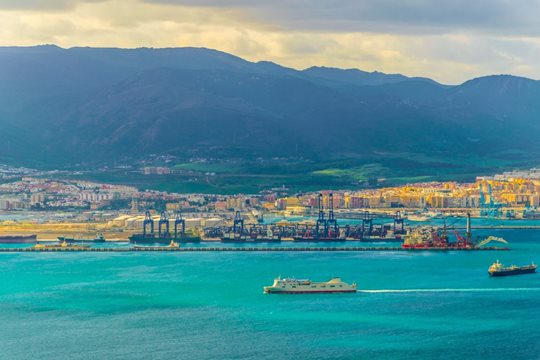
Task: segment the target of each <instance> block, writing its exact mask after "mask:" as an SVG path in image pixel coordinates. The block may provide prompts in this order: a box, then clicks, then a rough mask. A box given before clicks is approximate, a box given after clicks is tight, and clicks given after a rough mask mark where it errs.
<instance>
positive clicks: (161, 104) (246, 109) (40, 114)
mask: <svg viewBox="0 0 540 360" xmlns="http://www.w3.org/2000/svg"><path fill="white" fill-rule="evenodd" d="M0 128H1V132H0V150H1V152H0V161H4V162H11V163H18V164H23V165H26V164H28V165H35V164H39V165H40V166H57V165H59V164H61V165H73V164H76V163H92V164H104V163H111V162H112V161H114V160H119V161H130V160H136V159H140V158H143V157H145V156H146V155H148V154H151V153H153V154H172V155H176V156H180V157H184V158H189V157H192V156H201V157H213V158H245V159H253V158H257V157H262V158H272V157H276V156H279V157H301V158H307V159H312V160H315V161H326V160H333V159H368V160H369V159H370V158H376V157H379V156H381V154H383V156H386V155H388V156H396V157H402V158H404V159H406V158H408V157H411V156H412V157H422V156H423V157H429V158H431V159H433V158H441V159H442V158H445V157H448V158H454V159H455V158H462V159H467V158H483V159H489V160H490V161H493V160H496V161H498V160H500V161H501V162H502V163H504V162H505V161H514V160H516V159H517V160H519V161H526V160H530V159H535V157H536V156H537V154H538V153H540V142H539V141H538V136H539V135H540V82H538V81H535V80H530V79H526V78H520V77H514V76H508V75H497V76H487V77H482V78H477V79H473V80H470V81H467V82H465V83H463V84H461V85H458V86H448V85H442V84H439V83H437V82H435V81H433V80H431V79H427V78H409V77H406V76H403V75H388V74H383V73H379V72H374V73H369V72H364V71H360V70H351V69H349V70H341V69H335V68H325V67H312V68H309V69H306V70H303V71H298V70H294V69H290V68H286V67H282V66H279V65H277V64H274V63H271V62H258V63H252V62H249V61H245V60H243V59H241V58H238V57H235V56H233V55H230V54H227V53H223V52H219V51H215V50H209V49H203V48H170V49H147V48H141V49H132V50H123V49H113V48H111V49H101V48H71V49H62V48H59V47H56V46H37V47H26V48H18V47H1V48H0Z"/></svg>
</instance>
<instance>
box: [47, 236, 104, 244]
mask: <svg viewBox="0 0 540 360" xmlns="http://www.w3.org/2000/svg"><path fill="white" fill-rule="evenodd" d="M58 241H61V242H64V241H65V242H67V243H70V244H71V243H88V242H89V243H102V242H105V237H104V236H103V234H98V235H97V236H96V237H95V238H93V239H84V238H82V237H80V238H76V237H73V238H69V237H65V236H60V237H58Z"/></svg>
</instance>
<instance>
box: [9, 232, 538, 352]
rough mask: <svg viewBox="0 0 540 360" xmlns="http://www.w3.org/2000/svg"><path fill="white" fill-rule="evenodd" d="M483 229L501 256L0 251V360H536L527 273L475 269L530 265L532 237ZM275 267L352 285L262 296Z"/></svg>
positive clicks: (533, 300)
mask: <svg viewBox="0 0 540 360" xmlns="http://www.w3.org/2000/svg"><path fill="white" fill-rule="evenodd" d="M490 233H492V234H494V235H498V236H503V237H505V238H506V239H508V240H509V241H510V243H511V247H512V250H511V251H508V252H446V253H441V252H422V253H411V252H381V253H373V252H363V253H332V252H330V253H323V252H318V253H317V252H314V253H219V252H216V253H118V254H114V253H16V254H13V253H2V254H0V278H1V280H2V282H1V283H2V286H0V305H1V310H0V359H55V360H60V359H364V358H370V359H431V358H433V359H485V358H507V359H538V358H539V356H540V332H539V331H538V326H539V324H540V275H539V274H535V275H522V276H515V277H506V278H490V277H488V275H487V267H488V266H489V265H490V264H491V263H492V262H493V261H494V260H496V259H497V258H499V259H500V260H501V261H502V262H504V263H507V264H511V263H516V264H526V263H530V262H531V261H536V262H540V231H538V230H520V231H515V230H505V231H498V232H490ZM481 234H482V233H480V232H478V235H481ZM201 246H202V245H201ZM277 275H282V276H296V277H302V278H310V279H312V280H317V281H324V280H328V279H329V278H330V277H332V276H335V275H336V276H341V277H342V278H343V280H344V281H347V282H352V281H356V282H357V283H358V285H359V288H360V289H361V291H360V292H358V293H357V294H328V295H264V294H262V287H263V286H264V285H268V284H270V283H271V282H272V280H273V278H274V277H275V276H277Z"/></svg>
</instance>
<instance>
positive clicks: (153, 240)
mask: <svg viewBox="0 0 540 360" xmlns="http://www.w3.org/2000/svg"><path fill="white" fill-rule="evenodd" d="M171 241H174V242H177V243H194V242H201V238H199V237H188V236H186V237H179V238H174V237H170V236H167V237H157V236H148V235H147V236H143V235H142V234H135V235H132V236H130V237H129V242H131V243H136V244H169V243H170V242H171Z"/></svg>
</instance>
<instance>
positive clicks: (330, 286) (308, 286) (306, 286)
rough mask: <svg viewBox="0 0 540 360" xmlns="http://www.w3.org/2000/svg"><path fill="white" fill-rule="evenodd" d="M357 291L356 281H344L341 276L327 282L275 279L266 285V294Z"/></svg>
mask: <svg viewBox="0 0 540 360" xmlns="http://www.w3.org/2000/svg"><path fill="white" fill-rule="evenodd" d="M349 292H356V283H352V284H351V285H349V284H347V283H344V282H343V281H341V279H340V278H333V279H331V280H330V281H327V282H313V281H311V280H299V279H293V278H285V279H282V278H281V277H278V278H277V279H274V284H272V286H265V287H264V293H265V294H306V293H349Z"/></svg>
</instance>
